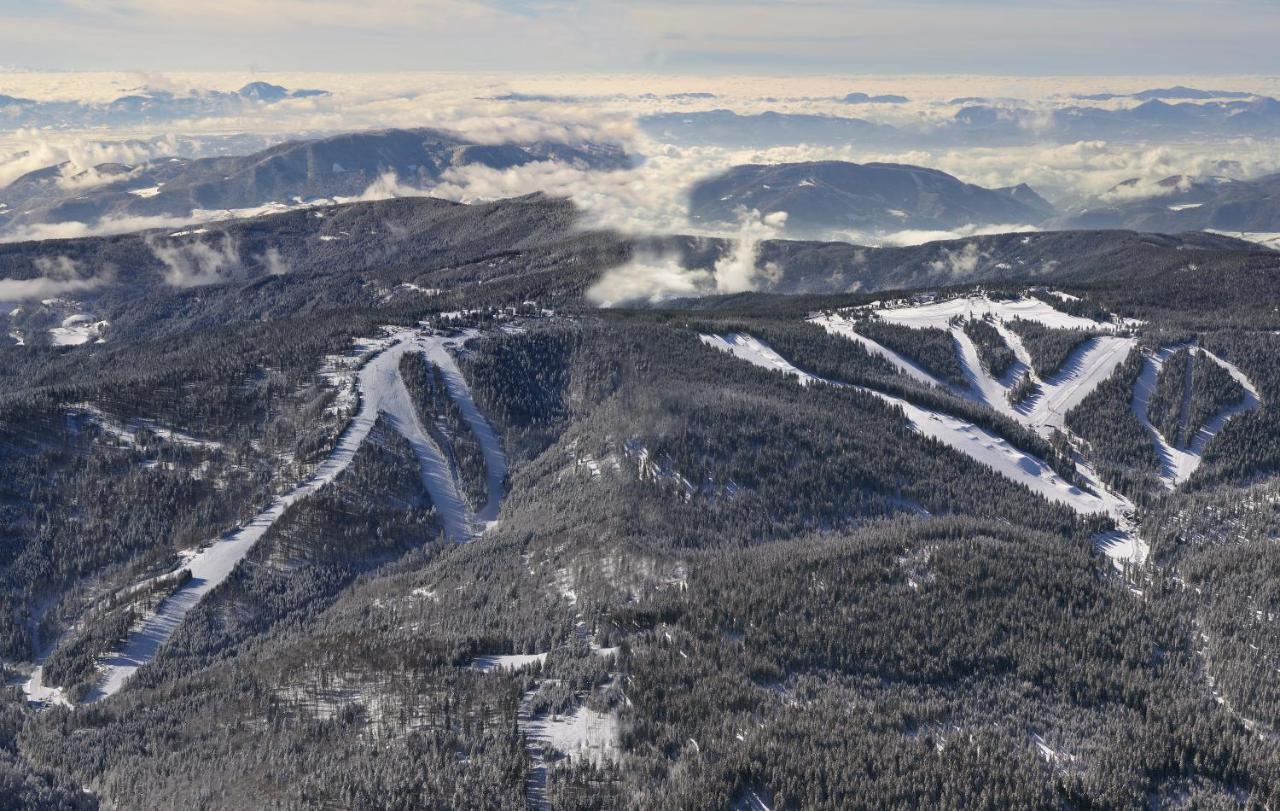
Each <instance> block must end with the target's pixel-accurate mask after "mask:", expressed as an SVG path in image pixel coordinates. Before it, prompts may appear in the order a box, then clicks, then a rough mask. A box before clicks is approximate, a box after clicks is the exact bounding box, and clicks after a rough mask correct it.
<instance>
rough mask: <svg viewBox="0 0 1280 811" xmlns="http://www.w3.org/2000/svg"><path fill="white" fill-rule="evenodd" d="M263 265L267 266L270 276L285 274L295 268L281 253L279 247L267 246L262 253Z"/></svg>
mask: <svg viewBox="0 0 1280 811" xmlns="http://www.w3.org/2000/svg"><path fill="white" fill-rule="evenodd" d="M262 266H263V267H264V268H266V270H267V275H268V276H284V275H285V274H287V273H289V271H291V270H293V268H292V267H291V266H290V264H289V260H288V259H285V258H284V257H283V256H281V255H280V249H279V248H267V251H266V253H264V254H263V255H262Z"/></svg>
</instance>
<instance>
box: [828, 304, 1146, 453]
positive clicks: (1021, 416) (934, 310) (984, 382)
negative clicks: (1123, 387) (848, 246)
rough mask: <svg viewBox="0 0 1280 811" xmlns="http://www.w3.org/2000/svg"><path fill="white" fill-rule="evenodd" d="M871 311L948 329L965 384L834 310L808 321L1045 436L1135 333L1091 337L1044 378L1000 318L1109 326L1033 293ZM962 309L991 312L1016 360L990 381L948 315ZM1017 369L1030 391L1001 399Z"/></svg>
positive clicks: (1119, 357) (964, 313)
mask: <svg viewBox="0 0 1280 811" xmlns="http://www.w3.org/2000/svg"><path fill="white" fill-rule="evenodd" d="M876 313H877V315H879V316H880V317H881V318H882V319H883V320H885V321H890V322H892V323H897V324H902V325H904V326H909V327H914V328H924V327H933V328H936V329H942V330H947V331H948V332H950V333H951V336H952V340H954V342H955V344H956V352H957V355H958V356H959V358H960V362H961V366H962V367H963V369H964V373H965V378H966V380H967V381H968V385H967V386H966V387H963V388H960V387H956V386H951V385H948V384H947V383H945V382H944V381H942V380H939V379H938V378H936V377H934V376H933V375H931V374H930V373H929V372H928V371H926V370H925V369H924V368H922V367H921V366H920V365H919V364H917V363H915V362H914V361H912V360H911V359H910V358H907V357H905V356H903V355H901V354H900V353H898V352H895V351H893V350H892V349H889V348H888V347H885V346H883V345H881V344H879V343H877V342H876V341H873V340H871V339H870V338H867V337H866V336H864V335H861V334H859V333H858V331H857V325H856V323H855V322H854V321H852V320H850V319H849V318H847V317H845V316H842V315H840V314H838V313H824V314H821V315H817V316H814V317H813V318H811V319H810V320H811V321H812V322H813V323H815V324H817V325H818V326H821V327H822V328H823V329H825V330H826V331H827V332H829V333H831V334H832V335H838V336H841V337H844V338H848V339H849V340H852V341H856V342H857V343H859V344H861V345H862V346H864V347H865V348H866V349H867V350H868V351H869V352H871V353H872V354H875V355H879V356H880V357H883V358H886V359H887V360H889V362H891V363H892V364H893V365H894V366H895V367H896V368H897V369H898V370H899V371H900V372H902V373H903V374H904V375H906V376H908V377H910V378H912V379H913V380H916V381H918V382H920V383H924V384H926V385H930V386H936V387H937V388H940V389H943V390H945V391H950V392H951V393H953V394H955V395H957V396H960V397H964V398H966V399H968V400H972V401H974V402H976V403H980V404H982V405H985V406H987V407H988V408H991V409H993V410H994V411H996V412H998V413H1000V414H1004V415H1005V416H1007V417H1010V418H1012V419H1014V420H1017V421H1018V422H1021V423H1022V424H1024V425H1026V426H1028V427H1029V428H1032V429H1034V430H1036V431H1037V432H1039V433H1041V434H1042V435H1046V436H1047V435H1048V434H1050V433H1052V429H1055V428H1056V429H1059V430H1063V429H1064V427H1065V417H1066V413H1067V412H1068V411H1070V410H1071V409H1072V408H1075V407H1076V406H1077V405H1079V404H1080V402H1081V401H1082V400H1084V398H1085V397H1087V396H1089V393H1090V392H1092V391H1093V390H1094V389H1096V388H1097V387H1098V386H1099V385H1100V384H1101V383H1102V381H1104V380H1106V379H1107V378H1108V377H1110V376H1111V374H1112V372H1114V371H1115V369H1116V367H1117V366H1119V365H1120V364H1121V363H1123V362H1124V359H1125V357H1126V356H1127V355H1128V353H1129V350H1130V349H1132V348H1133V347H1134V346H1135V345H1136V341H1135V339H1133V338H1130V337H1124V336H1118V335H1103V336H1101V337H1098V338H1094V339H1092V340H1090V341H1088V342H1086V343H1085V344H1084V345H1082V346H1081V347H1080V348H1078V349H1077V350H1076V351H1075V352H1074V353H1072V355H1071V357H1070V358H1068V360H1067V362H1066V363H1065V364H1063V367H1062V369H1060V370H1059V371H1058V372H1057V373H1056V374H1054V376H1053V377H1052V378H1051V379H1049V380H1041V379H1040V378H1039V377H1037V376H1036V375H1035V372H1034V371H1033V370H1032V367H1031V355H1030V353H1028V352H1027V349H1026V347H1025V346H1024V345H1023V343H1022V339H1021V338H1020V337H1019V336H1018V334H1017V333H1015V332H1014V331H1013V330H1011V329H1009V328H1008V327H1007V326H1006V325H1005V324H1004V323H1003V321H1002V320H1001V319H1003V318H1014V317H1017V318H1023V319H1025V320H1030V321H1038V322H1040V323H1042V324H1045V325H1047V326H1059V327H1063V328H1067V329H1072V328H1088V329H1094V330H1109V329H1112V328H1113V327H1114V325H1109V324H1103V323H1102V322H1099V321H1092V320H1090V319H1084V318H1078V317H1076V316H1072V315H1068V314H1066V313H1061V312H1058V311H1057V310H1054V309H1053V308H1052V307H1050V306H1049V305H1048V304H1045V303H1044V302H1042V301H1040V300H1039V299H1019V300H1016V301H991V300H989V299H987V298H985V297H981V296H970V297H967V298H962V299H954V300H952V301H946V302H938V303H934V304H927V305H921V306H918V307H898V308H889V309H880V310H876ZM970 313H973V314H975V316H976V317H977V318H982V317H983V316H984V315H986V314H991V315H992V316H993V318H992V319H991V321H990V323H991V325H992V326H993V327H995V328H996V330H997V331H998V332H999V333H1000V334H1001V336H1002V337H1003V338H1004V339H1005V343H1007V344H1008V345H1009V348H1010V349H1012V350H1013V353H1014V356H1015V357H1016V358H1017V361H1016V363H1015V364H1014V365H1013V367H1012V368H1010V369H1009V371H1008V372H1006V373H1005V375H1004V377H1003V378H1002V379H1000V380H997V379H995V378H994V377H993V376H992V375H990V374H989V373H988V372H987V370H986V369H985V368H984V367H983V365H982V361H981V358H980V356H979V355H978V348H977V346H976V345H975V344H974V343H973V340H972V339H971V338H970V337H969V335H968V333H966V332H965V331H964V328H963V327H962V326H956V325H953V324H952V323H951V319H952V318H954V317H956V316H960V317H962V318H968V316H969V314H970ZM1023 374H1031V375H1032V380H1033V381H1035V382H1036V383H1037V384H1038V391H1037V392H1036V394H1035V395H1033V396H1032V397H1030V398H1029V399H1028V400H1027V401H1026V402H1024V403H1020V404H1019V405H1018V406H1014V405H1012V404H1011V403H1010V402H1009V396H1008V395H1009V390H1010V389H1011V388H1012V387H1013V386H1014V385H1015V384H1016V383H1017V381H1018V379H1019V377H1021V376H1022V375H1023Z"/></svg>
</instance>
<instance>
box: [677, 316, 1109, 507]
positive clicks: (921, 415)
mask: <svg viewBox="0 0 1280 811" xmlns="http://www.w3.org/2000/svg"><path fill="white" fill-rule="evenodd" d="M700 337H701V339H702V341H703V343H705V344H707V345H708V346H711V347H714V348H716V349H719V350H721V351H723V352H728V353H729V354H731V355H733V356H735V357H738V358H741V359H742V360H745V361H747V362H749V363H752V364H755V365H756V366H760V367H762V368H765V369H773V370H776V371H781V372H784V373H786V374H790V375H793V376H795V377H796V379H797V382H799V383H800V384H801V385H805V386H807V385H811V384H813V383H827V384H829V385H833V386H837V387H840V388H849V389H855V390H857V391H862V392H866V393H868V394H872V395H874V396H876V397H879V398H880V399H882V400H884V401H885V402H887V403H889V404H890V405H893V406H896V407H898V408H900V409H902V411H903V413H904V414H905V415H906V418H907V420H908V421H909V422H910V423H911V425H912V427H913V428H915V429H916V430H917V431H919V432H920V433H921V434H924V435H925V436H929V437H932V438H934V439H937V440H938V441H940V442H942V443H943V444H945V445H947V446H948V447H951V448H953V449H955V450H957V451H959V452H960V453H963V454H965V455H966V456H968V457H970V458H971V459H974V460H976V461H978V462H980V463H982V464H983V465H985V466H987V467H989V468H991V469H992V470H995V471H996V472H998V473H1000V474H1001V475H1003V476H1004V477H1005V478H1008V479H1010V480H1012V481H1014V482H1016V483H1018V484H1021V485H1023V486H1025V487H1027V488H1028V489H1029V490H1031V491H1032V492H1034V493H1037V494H1039V495H1041V496H1044V497H1045V498H1046V499H1049V500H1050V501H1057V502H1060V503H1062V504H1066V505H1067V506H1069V507H1071V508H1072V509H1074V510H1075V511H1076V512H1078V513H1080V514H1082V515H1092V514H1097V513H1104V514H1107V515H1111V516H1112V517H1117V518H1118V517H1120V516H1121V515H1123V513H1124V512H1125V511H1126V510H1129V509H1132V505H1130V504H1129V503H1128V502H1127V501H1126V500H1124V499H1121V498H1119V497H1117V496H1114V495H1113V494H1110V493H1108V492H1106V491H1105V490H1103V491H1099V493H1090V492H1086V491H1085V490H1083V489H1081V488H1079V487H1077V486H1075V485H1074V484H1071V483H1070V482H1068V481H1066V480H1065V479H1063V478H1062V477H1061V476H1059V475H1058V474H1057V473H1056V472H1055V471H1054V470H1053V468H1051V467H1050V466H1049V465H1048V464H1046V463H1045V462H1044V461H1042V460H1040V459H1037V458H1036V457H1035V456H1032V455H1031V454H1029V453H1026V452H1025V451H1022V450H1019V449H1018V448H1016V447H1014V446H1013V445H1012V444H1010V443H1009V441H1008V440H1006V439H1004V438H1002V437H999V436H996V435H995V434H992V433H991V432H989V431H987V430H985V429H983V428H979V427H978V426H976V425H973V424H972V423H970V422H966V421H965V420H962V419H960V418H958V417H953V416H951V415H949V414H942V413H939V412H936V411H931V410H929V409H927V408H922V407H920V406H918V405H915V404H914V403H911V402H909V401H907V400H903V399H901V398H899V397H894V396H892V395H889V394H885V393H884V392H880V391H876V390H875V389H870V388H866V387H864V386H854V385H850V384H846V383H839V382H835V381H830V380H826V379H824V378H820V377H815V376H814V375H811V374H808V373H807V372H804V371H801V370H800V369H798V368H796V367H795V366H793V365H791V363H789V362H788V361H787V360H786V359H785V358H783V357H782V356H781V355H779V354H778V353H777V352H776V351H774V350H773V349H772V348H771V347H769V346H768V345H766V344H764V343H763V342H761V341H759V340H757V339H756V338H754V337H752V336H750V335H744V334H741V333H733V334H729V335H702V336H700Z"/></svg>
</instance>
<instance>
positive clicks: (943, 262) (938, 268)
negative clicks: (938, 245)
mask: <svg viewBox="0 0 1280 811" xmlns="http://www.w3.org/2000/svg"><path fill="white" fill-rule="evenodd" d="M981 258H982V255H981V254H980V253H979V251H978V244H977V243H976V242H966V243H965V244H964V247H962V248H958V249H957V250H954V251H953V250H949V249H946V248H944V249H943V251H942V258H941V259H935V260H934V261H932V262H930V263H929V267H930V269H932V270H933V271H935V272H942V271H947V272H949V273H950V274H951V275H952V276H968V275H970V274H972V273H973V272H974V271H975V270H977V269H978V261H979V260H980V259H981Z"/></svg>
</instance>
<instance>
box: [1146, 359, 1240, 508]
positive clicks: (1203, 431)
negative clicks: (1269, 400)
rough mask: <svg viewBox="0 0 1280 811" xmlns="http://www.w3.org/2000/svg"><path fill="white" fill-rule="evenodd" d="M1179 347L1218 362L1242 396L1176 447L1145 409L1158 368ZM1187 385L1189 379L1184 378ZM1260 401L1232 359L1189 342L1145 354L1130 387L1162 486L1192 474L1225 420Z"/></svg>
mask: <svg viewBox="0 0 1280 811" xmlns="http://www.w3.org/2000/svg"><path fill="white" fill-rule="evenodd" d="M1179 349H1190V350H1191V351H1192V352H1193V353H1195V354H1196V355H1199V356H1200V357H1202V358H1206V359H1208V360H1210V361H1212V362H1213V363H1216V364H1218V365H1219V366H1221V367H1222V368H1223V369H1226V370H1227V373H1228V374H1230V375H1231V377H1232V378H1234V379H1235V381H1236V382H1237V383H1239V384H1240V386H1241V387H1242V388H1243V389H1244V391H1245V396H1244V399H1242V400H1241V401H1240V402H1239V403H1236V404H1235V405H1232V406H1229V407H1227V408H1225V409H1223V410H1222V411H1221V412H1220V413H1219V414H1217V415H1216V416H1214V418H1213V419H1211V420H1209V422H1207V423H1205V425H1203V426H1201V428H1200V429H1199V430H1198V431H1197V432H1196V435H1195V436H1194V437H1192V438H1191V441H1190V442H1189V443H1187V445H1186V447H1183V448H1179V447H1176V446H1175V445H1173V444H1172V443H1171V442H1169V441H1168V439H1166V438H1165V437H1164V435H1162V434H1161V433H1160V432H1159V431H1158V430H1156V427H1155V426H1154V425H1152V424H1151V419H1150V418H1149V417H1148V416H1147V409H1148V407H1149V406H1150V403H1151V395H1152V394H1153V393H1154V392H1155V389H1156V380H1157V379H1158V378H1159V376H1160V370H1161V369H1162V368H1164V364H1165V362H1166V361H1167V360H1168V359H1169V358H1170V357H1172V356H1173V354H1174V353H1175V352H1177V351H1178V350H1179ZM1187 385H1188V386H1189V385H1190V380H1188V381H1187ZM1190 394H1191V393H1190V390H1189V389H1188V390H1186V391H1185V393H1184V396H1185V397H1190ZM1261 403H1262V398H1261V396H1260V395H1259V394H1258V389H1257V387H1256V386H1254V385H1253V381H1251V380H1250V379H1249V378H1248V377H1247V376H1246V375H1245V374H1244V372H1242V371H1240V369H1239V368H1238V367H1237V366H1236V365H1235V364H1232V363H1229V362H1227V361H1225V360H1223V359H1222V358H1220V357H1218V356H1217V355H1215V354H1213V353H1212V352H1209V351H1208V350H1205V349H1202V348H1200V347H1197V346H1190V345H1189V344H1174V345H1171V346H1165V347H1161V348H1160V350H1159V351H1157V352H1155V353H1153V354H1148V355H1147V356H1146V357H1145V358H1144V361H1143V365H1142V374H1141V375H1139V376H1138V382H1137V383H1136V384H1135V385H1134V388H1133V401H1132V403H1131V406H1132V408H1133V413H1134V414H1135V415H1136V416H1137V418H1138V421H1139V422H1141V423H1142V427H1143V428H1145V429H1146V430H1147V433H1148V434H1149V435H1150V436H1151V441H1152V442H1154V443H1155V445H1156V451H1157V452H1158V453H1159V455H1160V467H1161V478H1162V479H1163V480H1164V483H1165V486H1166V487H1168V488H1169V489H1173V488H1175V487H1177V486H1178V485H1180V484H1182V483H1183V482H1185V481H1186V480H1187V479H1189V478H1191V474H1192V473H1195V472H1196V469H1197V468H1198V467H1200V463H1201V461H1203V458H1204V449H1205V446H1206V445H1208V444H1209V441H1210V440H1211V439H1213V438H1214V437H1215V436H1217V434H1218V432H1219V431H1221V430H1222V427H1223V426H1224V425H1226V424H1227V420H1229V419H1231V418H1232V417H1234V416H1236V415H1238V414H1243V413H1244V412H1246V411H1250V410H1252V409H1255V408H1257V407H1258V406H1259V405H1261Z"/></svg>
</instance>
